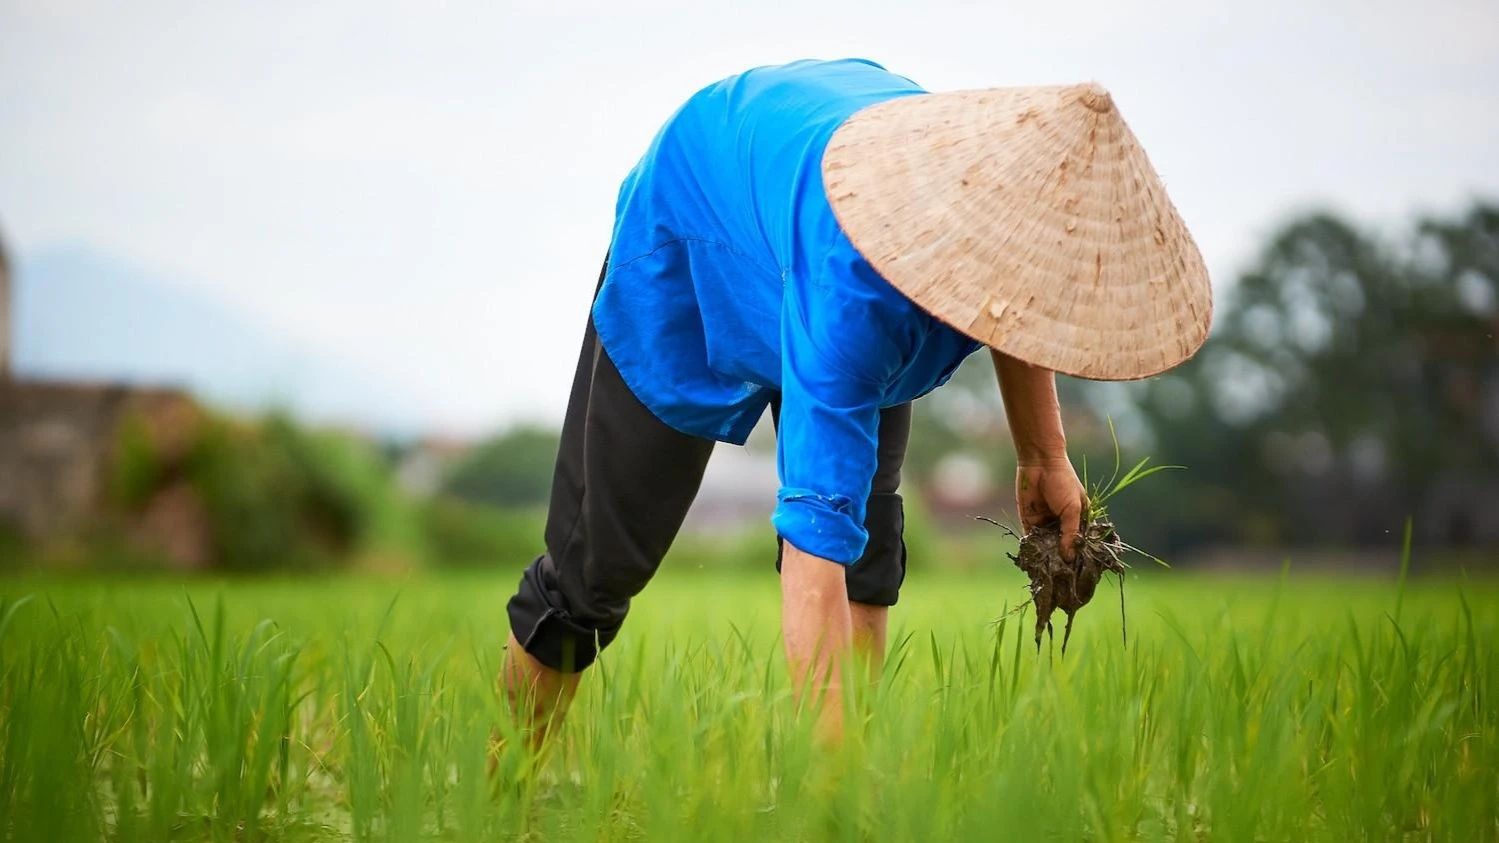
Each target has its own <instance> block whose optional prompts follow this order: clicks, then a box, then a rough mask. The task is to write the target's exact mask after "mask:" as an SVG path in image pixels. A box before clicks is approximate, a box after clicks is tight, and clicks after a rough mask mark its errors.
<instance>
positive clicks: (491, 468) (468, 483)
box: [442, 426, 560, 508]
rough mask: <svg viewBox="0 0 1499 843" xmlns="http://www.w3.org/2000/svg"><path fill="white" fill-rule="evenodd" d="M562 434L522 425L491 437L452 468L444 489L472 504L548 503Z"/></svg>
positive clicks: (531, 505) (514, 505) (520, 505)
mask: <svg viewBox="0 0 1499 843" xmlns="http://www.w3.org/2000/svg"><path fill="white" fill-rule="evenodd" d="M559 436H560V433H559V432H558V431H556V430H552V429H548V428H544V427H535V426H522V427H517V428H514V429H512V430H510V431H508V432H506V433H504V434H502V435H500V436H496V437H494V438H493V439H489V440H487V441H485V442H483V443H481V444H480V445H478V446H477V447H475V448H474V449H473V451H471V452H470V453H469V454H468V455H467V456H465V457H464V458H463V459H462V460H461V461H460V462H459V463H458V464H457V465H456V466H454V467H453V470H452V471H451V472H450V473H449V474H448V476H447V479H446V481H445V482H444V483H443V485H442V491H443V492H444V493H445V494H447V495H450V496H452V497H455V498H458V499H460V500H465V501H469V502H471V503H484V504H491V505H494V506H503V507H515V508H521V507H534V506H545V505H546V502H547V498H548V496H549V494H550V492H551V488H552V468H553V465H554V464H555V462H556V460H557V445H558V437H559Z"/></svg>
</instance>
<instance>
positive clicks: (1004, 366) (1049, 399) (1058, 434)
mask: <svg viewBox="0 0 1499 843" xmlns="http://www.w3.org/2000/svg"><path fill="white" fill-rule="evenodd" d="M990 355H991V356H992V357H993V358H994V373H995V375H996V376H997V377H998V379H999V392H1000V396H1001V397H1002V398H1003V399H1004V405H1005V417H1006V418H1007V419H1008V420H1009V424H1010V434H1011V436H1013V437H1014V439H1015V454H1016V456H1017V458H1018V459H1019V460H1020V462H1021V463H1022V464H1024V463H1034V462H1041V461H1046V460H1053V459H1066V458H1067V435H1066V433H1065V432H1063V430H1062V408H1061V404H1060V403H1058V401H1057V380H1056V374H1055V373H1053V372H1052V371H1050V370H1049V369H1042V368H1038V367H1036V366H1032V365H1030V364H1029V363H1026V362H1023V361H1021V360H1017V359H1015V358H1014V357H1010V356H1008V355H1005V354H1001V353H1000V352H998V351H991V352H990Z"/></svg>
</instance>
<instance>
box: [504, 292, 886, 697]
mask: <svg viewBox="0 0 1499 843" xmlns="http://www.w3.org/2000/svg"><path fill="white" fill-rule="evenodd" d="M605 268H606V270H607V264H606V266H605ZM600 282H601V283H602V277H601V278H600ZM779 411H780V401H779V398H778V397H777V398H776V399H773V400H772V402H771V412H772V414H773V416H772V417H773V418H775V419H777V420H779ZM910 430H911V405H910V404H903V405H900V406H898V407H893V408H890V409H888V410H885V411H883V412H882V413H881V414H880V430H879V466H878V468H877V470H876V472H875V476H874V483H873V486H872V490H871V493H870V496H869V501H868V508H867V512H866V515H865V519H864V523H865V528H866V529H868V531H869V545H868V547H867V548H866V550H865V552H864V555H863V556H862V557H861V558H860V559H859V560H858V561H857V562H856V563H855V564H853V565H851V566H849V568H848V573H847V586H848V597H849V599H850V600H852V601H855V602H858V603H868V604H872V605H876V606H891V605H894V604H895V601H896V598H897V597H898V595H899V592H900V585H901V582H902V581H903V580H904V579H905V570H906V550H905V543H904V541H903V539H902V532H903V530H904V526H905V523H904V512H903V509H902V506H901V497H900V495H899V494H898V493H897V491H896V490H897V489H898V487H899V486H900V470H901V464H902V463H903V462H904V461H905V452H906V440H907V438H908V436H909V434H910ZM713 445H714V443H713V441H712V440H709V439H700V438H698V437H695V436H689V435H687V434H685V433H682V432H680V431H677V430H675V429H673V428H671V427H669V426H668V425H666V424H665V423H664V422H662V421H661V420H660V419H658V418H656V416H655V415H654V414H653V413H651V411H650V410H649V409H647V408H646V407H645V405H643V404H641V403H640V400H639V399H638V398H636V397H635V394H634V393H633V392H631V391H630V388H629V387H628V386H626V385H625V382H624V381H623V380H622V379H621V378H620V375H619V372H618V371H617V370H616V369H615V368H614V364H613V363H612V362H611V361H610V360H609V355H607V354H606V353H604V349H603V346H602V344H601V343H600V342H599V341H598V335H597V334H596V333H595V332H594V329H593V321H592V319H590V320H589V322H588V327H587V329H586V330H585V331H584V335H583V349H582V352H581V354H579V356H578V369H577V373H576V374H575V375H574V377H573V387H572V394H571V396H570V397H569V399H568V407H567V416H566V418H565V420H564V421H563V424H562V441H561V447H560V449H559V450H558V453H557V466H556V470H555V472H554V474H553V478H552V495H551V503H550V508H549V510H548V512H547V523H546V534H545V539H546V553H544V554H542V555H541V556H540V557H538V558H537V559H536V560H535V561H534V562H532V563H531V565H530V567H528V568H527V569H526V571H525V573H524V574H522V576H521V581H520V587H519V589H518V590H517V592H516V594H515V596H514V597H512V598H511V599H510V603H509V606H508V612H509V615H510V629H511V631H512V632H513V633H514V634H515V637H516V640H517V641H519V642H520V643H521V646H522V647H524V648H525V650H526V652H528V653H530V654H531V655H532V656H534V657H535V658H536V659H537V660H538V661H540V662H541V663H542V664H544V665H547V666H548V667H551V668H553V669H555V670H562V671H568V672H573V671H580V670H583V669H584V668H586V667H588V666H589V665H590V664H592V663H593V661H594V659H596V658H597V657H598V653H599V651H600V650H602V649H603V648H604V647H607V646H608V645H609V643H610V642H611V641H613V640H614V637H615V636H616V635H617V634H618V633H619V629H620V625H621V624H623V623H624V619H625V615H626V613H627V612H628V611H629V609H630V598H632V597H634V596H635V595H637V594H639V593H640V592H641V590H642V589H644V588H645V585H646V583H648V582H649V581H650V579H651V577H652V576H653V575H654V574H655V573H656V569H657V568H658V567H659V566H660V564H661V560H662V558H663V557H665V556H666V551H667V549H668V548H670V547H671V543H672V541H673V540H674V539H675V538H676V536H677V532H678V530H680V529H681V527H682V521H683V520H684V519H685V518H686V516H687V510H688V508H689V507H690V506H691V505H692V501H693V499H694V498H695V497H696V496H697V491H698V487H699V486H700V485H701V484H702V480H703V472H704V470H705V469H706V468H707V466H708V457H709V456H710V455H711V454H712V453H713ZM776 568H777V569H778V570H779V568H780V559H779V555H778V557H777V560H776Z"/></svg>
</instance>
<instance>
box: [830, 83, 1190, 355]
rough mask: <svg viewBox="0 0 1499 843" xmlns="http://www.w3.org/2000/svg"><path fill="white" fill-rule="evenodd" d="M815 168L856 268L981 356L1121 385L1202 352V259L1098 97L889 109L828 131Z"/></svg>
mask: <svg viewBox="0 0 1499 843" xmlns="http://www.w3.org/2000/svg"><path fill="white" fill-rule="evenodd" d="M822 167H823V185H824V187H825V189H826V191H827V196H828V200H829V202H831V204H832V206H833V212H834V213H835V214H836V216H837V218H838V222H839V224H840V225H841V226H842V228H843V231H844V233H845V234H847V235H848V238H849V240H850V241H851V242H852V243H853V244H854V247H855V248H856V249H858V250H859V252H860V254H862V255H863V256H864V258H865V259H866V260H868V261H869V263H870V264H871V265H872V266H873V267H874V268H875V270H876V271H878V272H879V273H880V274H881V275H882V276H883V277H884V278H885V279H886V280H888V281H889V282H890V283H891V284H892V285H894V286H895V288H896V289H898V290H900V291H901V292H902V293H903V294H905V295H906V296H907V297H908V298H910V299H911V300H912V301H914V302H915V303H916V304H918V305H920V306H921V307H922V308H924V309H925V310H927V311H928V312H930V313H931V314H932V315H933V316H935V317H936V318H938V319H940V320H942V321H943V322H945V323H947V324H948V325H951V326H952V327H953V328H955V329H957V330H959V331H962V332H963V333H965V334H967V335H968V336H970V337H972V338H974V339H975V340H978V341H979V342H982V343H984V344H985V345H988V346H990V347H991V348H994V349H997V350H999V351H1001V352H1003V353H1005V354H1008V355H1010V356H1012V357H1017V358H1019V359H1021V360H1024V361H1025V362H1027V363H1030V364H1032V365H1035V366H1041V367H1045V368H1047V369H1052V370H1055V371H1058V372H1063V373H1066V374H1070V375H1075V376H1078V377H1083V378H1092V379H1096V380H1129V379H1133V378H1143V377H1149V376H1150V375H1154V374H1157V373H1160V372H1164V371H1166V370H1167V369H1170V368H1172V367H1174V366H1176V365H1177V364H1179V363H1181V362H1182V361H1184V360H1186V359H1187V358H1188V357H1191V356H1192V355H1193V354H1194V353H1195V352H1196V351H1197V349H1198V348H1199V347H1201V345H1202V343H1203V341H1204V340H1205V339H1206V338H1207V333H1208V327H1209V325H1210V324H1211V322H1212V310H1213V298H1212V287H1211V285H1210V284H1209V282H1208V273H1207V268H1206V267H1205V266H1204V264H1203V261H1202V255H1201V254H1200V253H1199V252H1198V251H1197V245H1196V244H1195V243H1193V241H1192V236H1191V235H1190V234H1189V233H1187V228H1186V225H1185V224H1183V223H1182V220H1181V217H1180V216H1179V215H1178V214H1177V212H1176V208H1175V207H1173V206H1172V204H1171V200H1170V199H1168V198H1167V196H1166V189H1165V187H1164V186H1163V185H1162V184H1161V180H1160V177H1159V176H1158V175H1156V172H1155V170H1154V169H1153V168H1152V167H1151V165H1150V161H1149V159H1147V158H1146V157H1145V151H1144V150H1143V149H1141V148H1140V144H1139V142H1138V141H1136V140H1135V136H1134V133H1132V132H1131V131H1130V130H1129V127H1128V126H1126V125H1125V123H1124V120H1123V118H1121V117H1120V116H1119V112H1118V109H1116V108H1115V107H1114V103H1113V100H1112V99H1111V98H1110V97H1109V95H1108V93H1107V92H1106V91H1104V90H1103V89H1102V88H1100V87H1098V86H1096V85H1076V86H1067V87H1044V88H1001V89H993V90H982V91H958V92H954V93H943V94H926V95H918V96H913V97H902V98H900V99H895V100H890V101H888V102H884V103H880V104H878V105H874V106H871V107H869V108H866V109H864V110H862V111H860V112H858V113H857V114H855V115H854V116H852V117H850V118H849V119H848V121H847V122H845V123H844V124H843V125H842V126H841V127H839V129H838V131H837V132H836V133H835V134H834V135H833V138H832V140H831V142H830V143H829V145H828V148H827V151H826V153H824V156H823V162H822Z"/></svg>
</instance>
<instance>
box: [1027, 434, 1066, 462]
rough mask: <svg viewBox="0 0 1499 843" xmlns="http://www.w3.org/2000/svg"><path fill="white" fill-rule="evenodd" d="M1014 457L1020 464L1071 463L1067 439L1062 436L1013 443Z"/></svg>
mask: <svg viewBox="0 0 1499 843" xmlns="http://www.w3.org/2000/svg"><path fill="white" fill-rule="evenodd" d="M1015 459H1016V461H1017V462H1018V464H1019V465H1021V466H1045V465H1057V464H1060V463H1067V464H1069V465H1070V464H1071V462H1072V461H1071V460H1070V459H1069V458H1068V457H1067V440H1065V439H1062V438H1056V439H1048V440H1042V441H1029V442H1019V441H1017V442H1016V443H1015Z"/></svg>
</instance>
